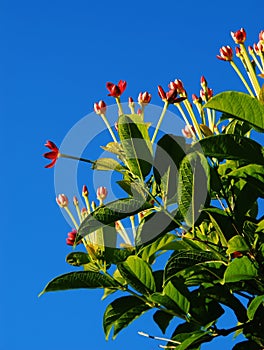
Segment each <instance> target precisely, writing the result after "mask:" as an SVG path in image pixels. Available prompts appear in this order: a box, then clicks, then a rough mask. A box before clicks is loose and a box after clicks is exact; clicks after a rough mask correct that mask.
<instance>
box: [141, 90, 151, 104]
mask: <svg viewBox="0 0 264 350" xmlns="http://www.w3.org/2000/svg"><path fill="white" fill-rule="evenodd" d="M150 101H151V94H149V93H148V92H147V91H146V92H144V93H143V92H140V93H139V95H138V103H139V104H140V105H142V104H148V103H150Z"/></svg>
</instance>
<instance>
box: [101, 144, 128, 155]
mask: <svg viewBox="0 0 264 350" xmlns="http://www.w3.org/2000/svg"><path fill="white" fill-rule="evenodd" d="M101 148H102V149H103V150H104V151H107V152H110V153H113V154H116V155H118V156H119V157H120V158H122V156H123V155H124V151H123V149H122V146H121V145H120V143H118V142H109V143H108V144H107V145H106V146H101Z"/></svg>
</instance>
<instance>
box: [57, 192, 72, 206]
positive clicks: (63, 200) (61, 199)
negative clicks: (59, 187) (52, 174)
mask: <svg viewBox="0 0 264 350" xmlns="http://www.w3.org/2000/svg"><path fill="white" fill-rule="evenodd" d="M56 202H57V204H58V205H59V206H60V207H61V208H66V207H68V204H69V200H68V197H67V196H66V195H65V194H59V195H58V197H56Z"/></svg>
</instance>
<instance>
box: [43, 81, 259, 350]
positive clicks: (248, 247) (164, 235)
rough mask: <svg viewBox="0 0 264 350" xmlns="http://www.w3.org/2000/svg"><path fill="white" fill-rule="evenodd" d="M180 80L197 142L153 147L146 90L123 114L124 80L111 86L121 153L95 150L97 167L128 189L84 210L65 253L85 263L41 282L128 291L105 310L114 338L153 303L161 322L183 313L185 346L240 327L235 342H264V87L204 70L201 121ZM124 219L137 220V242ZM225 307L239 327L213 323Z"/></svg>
mask: <svg viewBox="0 0 264 350" xmlns="http://www.w3.org/2000/svg"><path fill="white" fill-rule="evenodd" d="M171 84H172V83H171ZM175 84H176V81H175ZM177 84H178V87H177V88H178V90H177V91H178V93H179V95H180V97H182V98H181V99H179V101H178V102H176V103H175V106H176V107H177V108H179V103H181V104H183V105H184V106H185V107H186V110H187V112H188V113H189V114H188V117H189V118H191V121H192V124H193V125H194V128H193V130H194V131H193V133H192V134H191V138H192V143H191V144H190V143H188V142H187V140H186V138H184V137H179V136H177V135H173V134H165V135H163V136H162V137H161V138H160V139H159V140H158V142H157V144H156V147H154V143H153V142H151V137H150V135H151V133H152V129H151V128H150V127H149V124H148V123H147V122H146V121H145V120H144V108H145V107H146V104H147V102H146V103H145V105H144V104H143V103H142V104H141V107H142V110H141V111H140V113H134V107H133V106H132V107H131V114H123V113H122V106H121V105H120V94H121V93H122V91H121V92H120V91H119V92H118V89H116V90H113V92H112V95H111V96H114V97H115V98H116V100H117V103H118V106H119V118H118V135H119V139H120V141H119V142H118V141H117V140H113V141H114V142H111V143H109V144H108V145H106V146H104V147H103V148H104V149H105V150H107V151H109V153H110V154H112V155H113V154H114V155H115V156H116V159H113V158H109V159H108V158H102V159H98V160H96V161H94V162H93V169H94V170H95V171H96V170H101V171H109V170H111V171H117V172H118V173H119V174H120V177H121V179H120V180H118V182H117V184H118V185H119V186H120V187H121V188H122V189H123V190H124V191H125V192H126V197H125V198H122V199H118V200H116V201H114V202H110V203H107V204H103V203H101V205H100V206H99V207H97V208H94V210H92V211H91V212H90V213H89V212H88V213H87V214H86V215H85V216H83V217H82V220H81V221H82V222H81V224H80V226H79V227H78V234H77V237H76V240H75V246H77V244H78V243H82V244H83V246H84V247H85V248H86V251H85V252H76V251H74V252H73V253H71V254H69V255H68V257H67V262H68V263H69V264H71V265H72V266H76V267H81V268H83V270H84V271H76V272H70V273H68V274H65V275H62V276H59V277H57V278H55V279H53V280H52V281H51V282H49V283H48V284H47V286H46V287H45V288H44V290H43V292H42V293H41V294H43V293H46V292H49V291H58V290H66V289H78V288H103V289H104V296H103V298H104V299H105V298H106V297H107V296H108V295H110V294H112V293H115V292H120V293H124V295H122V296H117V297H116V298H113V300H112V301H111V302H110V303H109V305H108V306H107V308H106V310H105V314H104V317H103V327H104V331H105V336H106V338H107V339H108V338H109V337H110V336H111V334H112V337H113V338H115V337H116V336H117V334H118V333H119V332H120V331H121V330H123V329H124V328H125V327H127V326H128V325H129V324H130V323H131V322H133V321H134V320H135V319H136V318H138V317H140V316H141V315H142V314H143V313H145V312H147V311H149V310H155V313H154V315H153V320H154V322H155V323H156V324H157V325H158V326H159V328H160V330H161V332H162V333H165V332H166V329H167V327H168V325H169V324H170V323H171V322H173V320H174V319H177V320H181V323H180V324H178V325H177V326H176V327H175V330H174V332H173V334H172V335H171V336H170V339H169V341H168V346H171V347H173V348H175V349H177V350H183V349H199V348H200V346H201V344H203V343H205V342H210V341H213V340H214V339H215V338H216V337H218V336H226V335H228V334H230V333H232V332H237V333H241V334H243V335H244V336H245V338H246V340H245V341H243V342H241V343H239V344H236V345H235V346H234V348H233V349H244V348H245V349H262V348H263V347H264V318H263V311H264V265H263V261H264V218H263V216H262V215H261V213H258V206H259V199H261V198H263V197H264V167H263V165H264V152H263V151H264V149H263V147H262V146H261V145H260V144H259V143H258V142H257V141H254V140H252V138H250V135H251V134H252V129H254V130H257V132H258V133H261V132H263V131H264V124H263V121H264V105H263V97H261V96H263V88H262V90H261V91H258V92H259V93H258V94H256V95H257V96H254V97H252V96H250V95H248V94H245V93H242V92H236V91H226V92H222V93H220V94H218V95H216V96H214V97H211V96H209V92H210V89H208V88H207V83H204V80H202V87H203V92H204V93H205V94H207V97H205V99H204V102H206V103H205V104H203V105H202V101H201V99H199V101H198V102H197V100H196V104H197V103H198V107H199V108H198V110H199V114H200V115H199V117H201V118H202V121H203V123H198V122H197V120H198V118H199V117H197V118H195V120H194V117H193V112H192V111H190V110H188V103H189V102H188V100H187V94H186V92H185V90H180V89H179V81H178V82H177ZM253 87H254V88H256V83H255V85H253ZM171 89H172V86H171ZM111 91H112V90H111ZM163 93H164V91H163ZM115 94H116V96H115ZM167 94H168V93H167ZM143 95H144V94H143ZM143 95H141V98H142V96H143ZM166 96H167V97H166ZM145 97H146V96H145ZM147 97H148V99H149V95H148V96H147ZM162 97H163V100H164V110H163V112H164V111H165V112H166V109H167V108H168V104H169V103H171V102H170V100H169V97H168V95H165V93H164V95H162ZM259 97H261V98H259ZM166 98H167V100H166ZM148 102H149V101H148ZM130 104H131V105H132V103H130ZM98 108H99V107H98ZM216 111H219V112H221V115H220V118H219V121H218V126H219V125H220V123H223V125H225V126H224V128H223V129H222V131H219V129H218V128H217V127H216V126H215V125H216V117H217V115H218V114H216ZM99 112H100V111H99ZM103 112H105V111H103ZM103 112H102V114H103ZM165 112H164V113H165ZM100 113H101V112H100ZM100 113H98V114H100ZM164 113H163V115H162V116H161V119H162V118H163V117H164ZM184 115H185V117H186V114H184ZM103 116H104V114H103ZM186 119H187V117H186ZM199 124H201V125H199ZM206 124H207V125H206ZM197 126H198V128H199V130H197ZM152 141H153V140H152ZM65 157H66V156H65ZM123 219H130V220H131V224H132V229H133V230H132V231H133V233H134V237H133V238H134V245H133V244H131V240H130V239H129V238H128V236H127V235H126V232H125V230H124V228H123V225H122V224H121V222H120V220H123ZM116 232H118V233H120V235H121V236H122V237H123V238H124V241H125V244H124V245H123V246H122V248H117V247H116V245H115V244H116ZM107 235H108V236H107ZM98 237H101V238H100V239H99V238H98ZM107 237H108V238H107ZM109 237H111V239H109ZM93 239H94V240H93ZM107 239H108V241H111V242H112V243H113V242H114V243H113V244H112V245H110V244H108V243H106V241H107ZM132 243H133V242H132ZM164 253H166V254H167V255H166V256H168V254H169V257H168V259H167V262H166V264H165V266H164V267H163V268H162V269H160V264H158V263H157V262H156V261H157V260H158V258H159V256H160V255H161V254H164ZM157 266H158V267H159V268H158V269H157ZM223 307H228V308H230V309H231V310H232V311H233V313H234V315H235V317H236V319H237V324H234V326H233V327H232V328H229V329H219V328H218V327H217V323H218V320H219V319H220V318H221V317H223V316H224V314H225V309H224V308H223Z"/></svg>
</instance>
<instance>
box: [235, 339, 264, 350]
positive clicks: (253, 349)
mask: <svg viewBox="0 0 264 350" xmlns="http://www.w3.org/2000/svg"><path fill="white" fill-rule="evenodd" d="M232 350H262V347H260V346H259V345H258V344H257V343H255V342H254V341H252V340H245V341H242V342H240V343H237V344H236V345H235V346H234V347H233V348H232Z"/></svg>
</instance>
